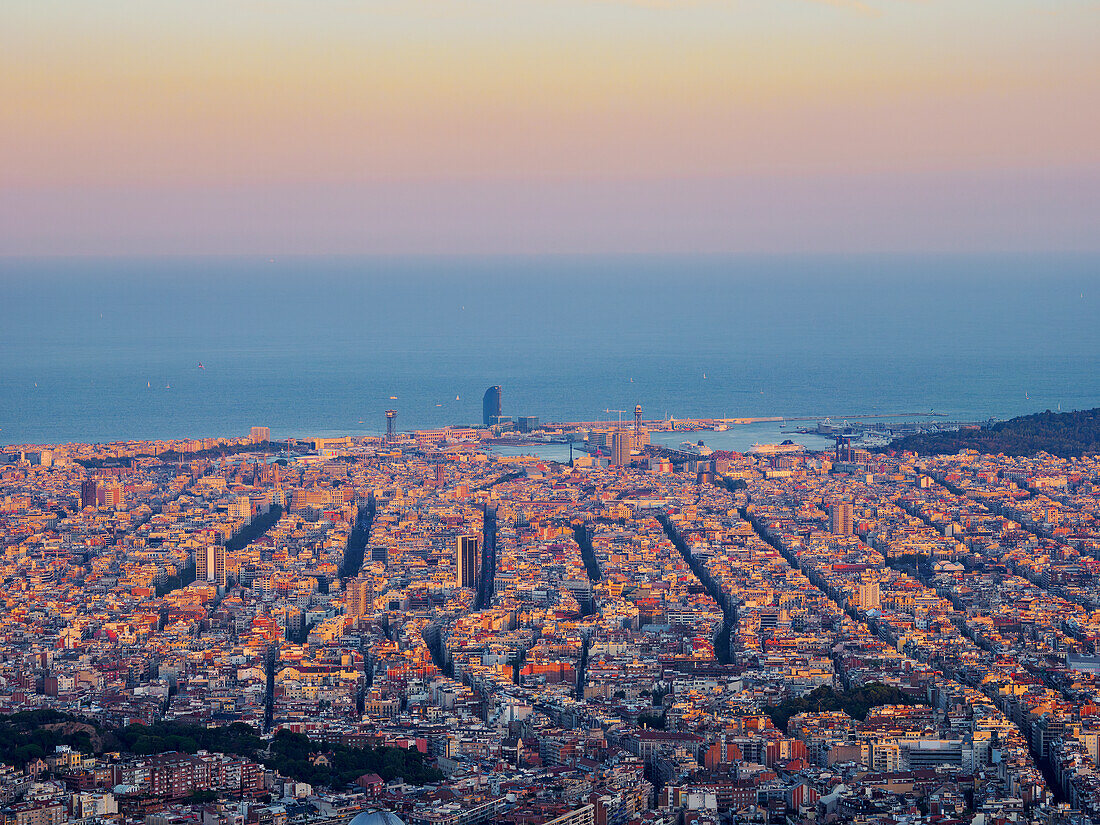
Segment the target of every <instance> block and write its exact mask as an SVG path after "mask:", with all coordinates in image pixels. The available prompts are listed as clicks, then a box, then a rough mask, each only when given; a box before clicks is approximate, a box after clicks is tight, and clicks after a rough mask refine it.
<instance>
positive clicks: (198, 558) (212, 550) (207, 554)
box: [195, 544, 226, 587]
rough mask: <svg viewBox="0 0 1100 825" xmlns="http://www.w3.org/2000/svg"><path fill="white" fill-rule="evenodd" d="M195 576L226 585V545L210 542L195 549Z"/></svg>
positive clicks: (200, 579)
mask: <svg viewBox="0 0 1100 825" xmlns="http://www.w3.org/2000/svg"><path fill="white" fill-rule="evenodd" d="M195 578H196V579H198V580H199V581H201V582H213V583H215V584H217V585H218V587H225V585H226V578H225V545H224V544H209V545H207V546H206V547H203V548H200V549H199V550H196V551H195Z"/></svg>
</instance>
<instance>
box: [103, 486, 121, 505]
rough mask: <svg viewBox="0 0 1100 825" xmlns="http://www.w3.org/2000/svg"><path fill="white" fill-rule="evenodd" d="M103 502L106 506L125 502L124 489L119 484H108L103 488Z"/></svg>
mask: <svg viewBox="0 0 1100 825" xmlns="http://www.w3.org/2000/svg"><path fill="white" fill-rule="evenodd" d="M103 503H104V504H105V505H107V506H108V507H121V506H122V505H123V504H125V503H126V491H125V490H124V489H123V487H122V485H121V484H117V483H116V484H108V485H107V486H106V487H104V488H103Z"/></svg>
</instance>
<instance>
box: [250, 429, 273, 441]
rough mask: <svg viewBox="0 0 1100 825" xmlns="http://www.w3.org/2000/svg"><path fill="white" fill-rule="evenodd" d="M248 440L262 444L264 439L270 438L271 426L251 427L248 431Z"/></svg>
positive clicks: (268, 439)
mask: <svg viewBox="0 0 1100 825" xmlns="http://www.w3.org/2000/svg"><path fill="white" fill-rule="evenodd" d="M248 440H249V441H251V442H252V443H253V444H263V443H264V442H265V441H270V440H271V428H270V427H253V428H252V429H251V430H249V431H248Z"/></svg>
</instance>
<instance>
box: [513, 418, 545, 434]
mask: <svg viewBox="0 0 1100 825" xmlns="http://www.w3.org/2000/svg"><path fill="white" fill-rule="evenodd" d="M516 426H517V427H519V429H520V432H524V433H530V432H534V431H535V430H537V429H538V428H539V417H538V416H537V415H521V416H520V417H519V418H517V419H516Z"/></svg>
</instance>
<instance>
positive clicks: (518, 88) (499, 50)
mask: <svg viewBox="0 0 1100 825" xmlns="http://www.w3.org/2000/svg"><path fill="white" fill-rule="evenodd" d="M1097 43H1100V0H3V3H0V101H2V105H0V255H7V256H40V255H43V256H48V255H156V254H169V255H178V254H244V255H279V254H408V253H427V254H494V253H505V254H513V253H536V254H543V253H689V254H690V253H706V254H713V253H753V254H756V253H784V252H794V253H814V252H839V253H861V252H873V253H879V252H906V253H909V252H989V251H997V252H1005V251H1009V252H1011V251H1058V252H1064V251H1083V252H1097V251H1100V232H1097V231H1096V230H1097V227H1098V226H1100V139H1098V138H1097V136H1098V133H1100V48H1097Z"/></svg>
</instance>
